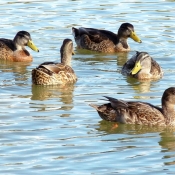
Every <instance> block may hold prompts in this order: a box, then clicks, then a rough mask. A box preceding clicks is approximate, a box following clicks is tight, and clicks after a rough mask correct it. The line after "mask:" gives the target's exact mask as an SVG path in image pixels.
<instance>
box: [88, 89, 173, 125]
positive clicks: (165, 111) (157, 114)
mask: <svg viewBox="0 0 175 175" xmlns="http://www.w3.org/2000/svg"><path fill="white" fill-rule="evenodd" d="M105 97H106V96H105ZM106 98H107V99H108V101H109V102H110V103H107V104H103V105H101V106H98V105H94V104H90V106H92V107H93V108H95V109H96V110H97V112H98V114H99V115H100V117H101V118H102V119H104V120H107V121H111V122H119V123H126V124H138V125H159V126H166V125H169V126H175V110H174V105H175V87H170V88H168V89H166V90H165V91H164V93H163V96H162V108H160V107H157V106H154V105H152V104H149V103H144V102H139V101H124V100H118V99H115V98H112V97H106Z"/></svg>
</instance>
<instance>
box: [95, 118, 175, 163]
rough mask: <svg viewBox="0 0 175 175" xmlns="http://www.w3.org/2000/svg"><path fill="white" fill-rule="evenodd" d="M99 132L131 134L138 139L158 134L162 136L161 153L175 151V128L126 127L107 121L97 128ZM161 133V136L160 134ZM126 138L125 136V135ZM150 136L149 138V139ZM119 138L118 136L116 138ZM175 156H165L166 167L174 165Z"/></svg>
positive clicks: (101, 122)
mask: <svg viewBox="0 0 175 175" xmlns="http://www.w3.org/2000/svg"><path fill="white" fill-rule="evenodd" d="M96 129H97V130H98V131H103V132H105V134H129V135H133V136H135V138H138V137H145V139H147V137H146V136H144V134H148V133H158V135H159V136H160V139H158V140H160V141H158V144H159V145H160V146H161V150H160V152H164V153H168V152H174V151H175V134H174V133H175V128H167V127H163V128H162V127H156V126H154V127H150V126H141V125H126V124H118V125H116V123H113V122H107V121H104V120H102V121H100V122H99V126H98V127H97V128H96ZM159 133H160V134H159ZM123 136H125V135H123ZM149 137H150V135H149V136H148V138H149ZM116 138H117V136H116ZM120 140H123V141H125V140H127V138H121V137H120ZM174 158H175V154H169V153H168V154H165V156H163V157H162V159H165V160H164V161H165V165H174V164H175V161H174Z"/></svg>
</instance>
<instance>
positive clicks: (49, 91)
mask: <svg viewBox="0 0 175 175" xmlns="http://www.w3.org/2000/svg"><path fill="white" fill-rule="evenodd" d="M74 88H75V87H74V85H73V84H69V85H64V86H58V85H54V86H40V85H32V97H31V100H49V99H55V98H56V99H58V100H59V102H61V103H62V104H61V106H59V108H58V110H61V111H70V110H71V109H72V108H73V106H74V105H73V92H74ZM43 110H45V109H44V108H43ZM61 116H62V117H68V116H69V114H62V115H61Z"/></svg>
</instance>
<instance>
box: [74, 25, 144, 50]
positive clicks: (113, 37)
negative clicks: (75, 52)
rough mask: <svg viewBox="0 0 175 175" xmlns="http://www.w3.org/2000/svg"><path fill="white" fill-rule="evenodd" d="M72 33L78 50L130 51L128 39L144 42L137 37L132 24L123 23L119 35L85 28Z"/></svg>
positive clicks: (75, 29)
mask: <svg viewBox="0 0 175 175" xmlns="http://www.w3.org/2000/svg"><path fill="white" fill-rule="evenodd" d="M72 33H73V36H74V38H75V42H76V44H77V46H78V48H82V49H88V50H92V51H98V52H104V53H113V52H128V51H130V47H129V45H128V43H127V39H128V38H132V39H133V40H134V41H136V42H139V43H141V42H142V41H141V40H140V39H139V37H138V36H137V35H136V33H135V31H134V26H133V25H132V24H130V23H123V24H122V25H121V26H120V28H119V29H118V34H115V33H113V32H111V31H108V30H99V29H94V28H84V27H81V28H79V29H77V28H75V27H72Z"/></svg>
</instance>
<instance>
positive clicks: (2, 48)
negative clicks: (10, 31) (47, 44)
mask: <svg viewBox="0 0 175 175" xmlns="http://www.w3.org/2000/svg"><path fill="white" fill-rule="evenodd" d="M25 46H28V47H30V48H31V49H32V50H34V51H36V52H39V50H38V48H37V47H36V46H35V45H34V43H33V41H32V38H31V36H30V34H29V33H28V32H26V31H19V32H18V33H17V34H16V36H15V38H14V39H13V40H10V39H5V38H0V59H2V60H9V61H15V62H25V61H26V62H31V61H32V60H33V58H32V56H31V55H30V53H29V52H28V51H27V50H26V49H25Z"/></svg>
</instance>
